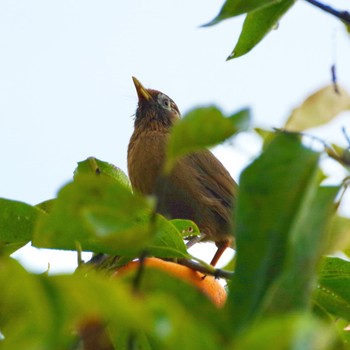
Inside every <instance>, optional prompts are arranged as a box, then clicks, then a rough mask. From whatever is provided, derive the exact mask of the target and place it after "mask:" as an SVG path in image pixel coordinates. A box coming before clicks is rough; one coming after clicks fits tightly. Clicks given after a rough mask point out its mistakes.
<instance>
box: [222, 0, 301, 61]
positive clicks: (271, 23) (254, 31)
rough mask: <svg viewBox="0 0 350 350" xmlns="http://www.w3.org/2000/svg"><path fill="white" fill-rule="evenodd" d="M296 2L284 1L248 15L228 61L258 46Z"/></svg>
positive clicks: (293, 0)
mask: <svg viewBox="0 0 350 350" xmlns="http://www.w3.org/2000/svg"><path fill="white" fill-rule="evenodd" d="M294 2H295V0H282V1H278V2H273V3H272V4H270V5H268V6H265V7H262V8H261V9H258V10H256V11H254V12H250V13H248V15H247V17H246V19H245V21H244V24H243V29H242V32H241V34H240V36H239V39H238V42H237V44H236V46H235V48H234V49H233V51H232V53H231V54H230V56H229V57H228V58H227V59H228V60H230V59H232V58H236V57H239V56H242V55H244V54H246V53H247V52H249V51H250V50H251V49H252V48H253V47H254V46H256V45H257V44H258V43H259V42H260V41H261V40H262V39H263V38H264V37H265V36H266V35H267V34H268V33H269V32H270V31H271V29H273V28H275V27H276V25H277V23H278V21H279V20H280V18H281V17H282V16H283V15H284V14H285V13H286V12H287V11H288V10H289V8H290V7H291V6H292V5H293V4H294Z"/></svg>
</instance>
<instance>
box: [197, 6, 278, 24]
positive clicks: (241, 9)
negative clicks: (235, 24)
mask: <svg viewBox="0 0 350 350" xmlns="http://www.w3.org/2000/svg"><path fill="white" fill-rule="evenodd" d="M279 2H281V0H226V2H225V3H224V5H223V6H222V8H221V10H220V12H219V14H218V15H217V16H216V17H215V18H214V19H213V20H212V21H210V22H209V23H207V24H205V25H204V26H212V25H214V24H217V23H219V22H221V21H223V20H225V19H228V18H231V17H235V16H238V15H241V14H243V13H247V12H252V11H255V10H257V9H260V8H263V7H265V6H268V5H271V4H276V3H279Z"/></svg>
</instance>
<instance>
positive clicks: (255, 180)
mask: <svg viewBox="0 0 350 350" xmlns="http://www.w3.org/2000/svg"><path fill="white" fill-rule="evenodd" d="M318 159H319V155H318V154H317V153H315V152H313V151H311V150H309V149H306V148H304V147H303V146H302V145H301V143H300V140H299V139H298V138H297V137H295V136H293V135H286V134H280V135H278V136H276V138H275V139H274V140H272V141H271V142H270V143H269V145H268V146H267V148H266V151H265V152H264V153H262V155H261V156H260V157H259V158H258V159H256V160H255V161H254V162H253V163H252V164H251V165H250V166H248V167H247V168H246V169H245V170H244V172H243V173H242V175H241V178H240V193H239V197H238V202H237V212H236V215H237V216H236V217H237V223H236V230H235V232H236V242H237V262H236V264H237V265H236V271H235V274H234V277H233V280H232V283H231V292H230V295H229V302H230V304H231V313H232V320H233V327H234V329H235V332H236V331H238V330H240V329H242V328H244V327H245V326H246V325H247V324H249V323H250V322H252V320H253V319H254V318H255V317H256V316H257V315H258V314H259V313H260V311H261V307H262V303H263V300H264V298H265V295H266V293H267V291H268V290H269V288H270V287H271V286H272V285H273V283H274V282H275V280H276V279H277V278H278V277H279V275H280V273H281V272H282V269H283V265H284V264H285V259H286V251H287V248H288V244H289V240H290V239H291V232H293V228H294V225H295V224H296V223H297V222H298V220H299V219H300V209H301V208H303V207H304V204H305V199H306V198H307V196H308V194H309V193H310V191H313V190H315V188H316V187H317V186H318V185H319V177H318ZM252 218H254V220H252Z"/></svg>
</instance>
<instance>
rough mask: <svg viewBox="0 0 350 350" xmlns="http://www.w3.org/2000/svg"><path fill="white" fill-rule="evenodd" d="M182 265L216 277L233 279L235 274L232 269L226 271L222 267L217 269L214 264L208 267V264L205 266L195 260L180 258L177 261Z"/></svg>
mask: <svg viewBox="0 0 350 350" xmlns="http://www.w3.org/2000/svg"><path fill="white" fill-rule="evenodd" d="M177 262H178V263H179V264H180V265H184V266H187V267H189V268H191V269H193V270H196V271H198V272H202V273H204V274H206V275H211V276H214V277H215V278H224V279H231V278H232V276H233V272H231V271H225V270H221V269H215V268H213V267H212V266H211V267H210V268H208V267H207V266H204V265H202V264H200V263H198V262H195V261H193V260H189V259H178V261H177Z"/></svg>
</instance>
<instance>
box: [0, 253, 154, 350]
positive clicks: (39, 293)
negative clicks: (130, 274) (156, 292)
mask: <svg viewBox="0 0 350 350" xmlns="http://www.w3.org/2000/svg"><path fill="white" fill-rule="evenodd" d="M14 276H15V277H16V278H13V277H14ZM0 284H1V285H3V286H4V285H6V288H2V289H1V290H0V308H1V317H0V328H1V331H2V332H3V334H4V336H5V340H4V341H3V342H2V345H3V346H4V348H6V349H37V350H40V349H42V350H50V349H57V350H58V349H68V348H72V345H73V342H75V341H76V340H75V336H74V335H73V334H74V330H76V328H77V327H78V325H79V324H80V323H82V322H83V321H84V322H85V321H87V320H89V319H91V318H100V319H101V320H103V321H107V320H108V322H109V324H110V325H111V328H112V329H118V327H124V328H127V329H129V330H133V331H139V330H142V331H147V330H149V329H151V325H152V323H153V322H152V317H151V315H150V313H149V312H148V311H147V310H146V308H145V305H144V303H143V301H142V300H141V299H139V298H137V297H136V298H135V297H133V296H132V295H131V294H130V292H129V288H128V287H127V286H125V285H123V284H121V283H120V281H111V280H109V279H107V278H105V277H103V276H98V275H96V274H90V275H89V276H88V277H84V276H82V275H80V274H75V275H70V276H46V275H33V274H29V273H28V272H26V271H25V270H24V269H23V268H21V267H20V266H19V264H18V263H17V262H15V261H13V260H10V259H7V260H4V259H3V260H2V261H1V263H0ZM102 295H103V298H102V297H101V296H102Z"/></svg>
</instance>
